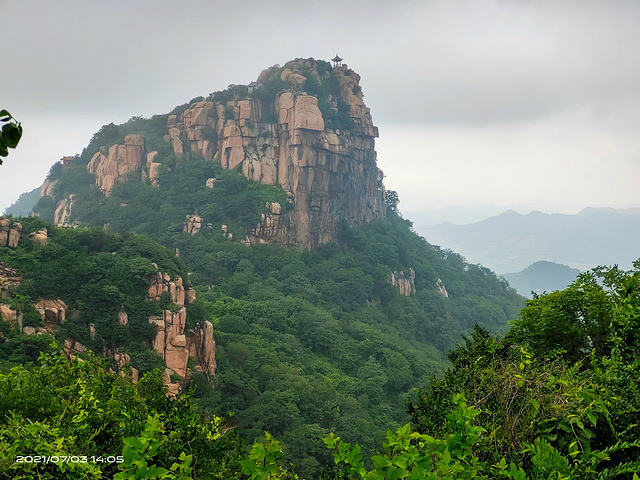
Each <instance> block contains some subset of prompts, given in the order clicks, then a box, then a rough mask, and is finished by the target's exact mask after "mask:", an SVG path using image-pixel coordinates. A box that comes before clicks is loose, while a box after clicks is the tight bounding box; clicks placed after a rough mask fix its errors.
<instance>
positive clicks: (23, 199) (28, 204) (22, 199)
mask: <svg viewBox="0 0 640 480" xmlns="http://www.w3.org/2000/svg"><path fill="white" fill-rule="evenodd" d="M38 200H40V187H38V188H34V189H33V190H31V191H30V192H24V193H23V194H22V195H20V196H19V197H18V199H17V200H16V201H15V202H13V203H12V204H11V206H9V207H7V208H6V209H5V211H4V214H5V215H13V216H14V217H26V216H27V215H29V214H30V213H31V210H32V209H33V207H34V206H35V204H36V203H38Z"/></svg>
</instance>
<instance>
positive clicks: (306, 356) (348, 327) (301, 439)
mask: <svg viewBox="0 0 640 480" xmlns="http://www.w3.org/2000/svg"><path fill="white" fill-rule="evenodd" d="M178 172H179V170H177V171H176V173H175V174H176V175H178ZM238 178H240V179H241V180H243V181H246V180H244V178H243V177H241V176H239V175H238ZM126 188H127V185H126V184H124V185H122V189H123V190H125V189H126ZM114 195H115V194H114ZM109 201H111V199H109ZM22 221H23V223H24V230H23V231H24V232H25V233H24V234H23V235H24V236H25V237H26V236H27V234H26V232H28V231H31V230H37V229H39V228H42V226H43V225H44V224H43V223H42V221H41V220H38V219H33V218H31V219H22ZM137 224H138V225H144V224H143V222H141V221H139V222H137ZM146 225H152V224H151V223H147V224H146ZM48 229H49V243H48V245H46V246H45V247H41V246H39V245H35V244H33V243H32V242H29V241H28V240H27V239H26V238H25V239H24V241H22V242H21V243H20V245H19V246H18V248H17V249H15V250H10V249H7V248H5V249H3V250H2V251H1V253H2V257H1V261H2V262H3V263H5V264H6V265H8V266H14V267H16V268H18V269H19V271H20V272H21V274H22V275H23V276H24V279H25V280H26V281H25V282H23V284H22V285H21V286H20V287H18V289H16V290H15V291H14V294H13V295H14V298H21V299H22V301H23V303H25V302H28V300H27V299H37V298H41V297H45V298H61V299H63V300H64V301H65V302H67V304H68V305H70V306H73V308H77V309H78V313H77V314H76V315H70V319H69V320H68V321H67V322H65V323H64V324H63V325H62V327H61V329H60V331H59V338H60V340H63V339H64V338H67V337H71V338H73V339H75V340H78V341H81V342H82V343H83V344H84V345H87V346H89V347H91V348H94V349H95V350H96V351H101V347H102V343H101V342H102V339H101V338H100V337H98V338H93V339H91V338H90V337H89V330H88V325H89V323H94V324H95V325H96V330H97V331H98V332H105V338H108V339H110V341H115V342H116V343H115V344H113V345H111V348H112V350H115V349H119V350H120V351H122V352H126V353H128V354H129V355H131V357H132V365H133V366H134V367H136V368H139V369H141V370H142V371H143V372H144V371H147V370H148V369H149V368H151V367H153V366H158V364H157V360H156V359H157V357H156V356H154V353H155V352H153V350H151V349H150V348H149V347H148V345H149V344H150V340H151V339H152V337H153V333H154V332H153V329H152V328H151V325H149V324H148V323H147V322H146V315H150V314H152V313H154V312H153V311H152V310H153V308H158V307H157V306H153V305H148V303H147V302H145V300H146V289H147V288H148V283H146V282H145V275H148V274H150V273H151V272H152V271H153V268H154V267H153V266H152V265H151V263H152V262H156V263H159V264H160V266H161V268H162V269H163V271H169V272H173V273H176V274H182V275H183V276H184V277H185V278H186V277H189V278H190V279H191V281H192V284H195V285H196V289H197V291H198V298H197V300H196V301H195V302H194V303H193V304H192V305H191V306H190V308H189V309H188V319H187V321H188V322H189V324H192V325H193V324H195V323H197V322H199V321H201V320H203V319H209V320H211V321H212V322H213V323H214V327H215V339H216V342H217V345H218V348H217V352H216V357H217V362H218V373H217V374H216V376H215V378H214V381H213V385H211V384H209V382H208V381H207V380H206V378H205V377H204V376H202V375H198V374H195V375H194V376H193V380H194V381H195V382H196V384H197V387H198V388H197V390H196V393H195V396H196V399H197V402H198V403H199V404H200V405H201V406H202V407H203V408H204V411H209V412H211V413H213V414H216V415H225V414H226V413H227V412H228V411H232V412H235V416H234V419H233V423H234V424H236V425H237V426H238V427H239V431H240V433H241V435H242V436H243V437H244V438H245V439H246V440H248V441H251V442H252V441H254V440H256V439H258V438H260V437H261V436H262V435H263V433H264V431H265V430H267V431H270V432H272V433H273V434H274V435H277V436H278V438H279V439H280V440H281V441H282V442H283V444H284V446H285V451H286V453H287V458H288V459H289V460H292V461H294V463H296V464H297V465H298V468H299V470H300V472H301V473H303V474H305V475H306V476H311V475H313V472H314V471H315V470H316V469H317V468H321V467H322V465H326V463H327V462H328V461H329V455H328V451H326V450H325V449H324V447H323V446H322V444H321V442H320V438H321V437H322V436H324V435H325V434H327V433H328V432H330V431H334V432H338V433H339V434H340V435H343V436H344V437H348V438H351V439H353V440H354V441H358V442H360V443H361V444H362V445H363V447H364V448H373V447H374V446H375V445H376V443H379V441H380V440H381V438H382V437H381V435H382V433H383V429H384V428H385V427H386V426H389V425H399V424H401V423H402V422H405V421H406V413H405V412H404V407H403V401H404V398H405V396H406V394H407V393H408V392H409V391H410V389H411V388H413V387H415V386H419V385H422V386H426V385H427V381H428V378H429V377H430V376H432V375H434V374H439V373H442V372H443V371H444V369H445V368H446V359H445V355H444V354H445V352H446V351H447V349H449V348H450V347H451V346H453V345H454V344H455V343H456V342H457V340H458V339H459V338H460V335H461V333H462V332H464V331H468V329H470V328H471V326H472V325H473V324H474V322H480V323H481V324H482V325H484V326H485V327H487V328H490V329H492V330H493V331H496V332H498V331H504V326H505V325H506V321H507V319H509V318H515V316H516V314H517V309H518V307H519V306H520V301H521V300H520V298H521V297H519V296H517V295H516V294H515V293H514V292H512V291H511V290H509V289H508V288H507V286H506V285H505V284H504V283H503V282H501V281H499V280H498V279H497V278H496V277H495V276H494V275H492V274H491V273H490V272H489V271H487V270H484V269H482V268H481V267H478V266H473V265H467V264H465V263H464V261H463V260H462V258H461V257H459V256H458V255H456V254H454V253H452V252H444V251H440V250H437V249H434V248H433V247H430V246H429V245H428V244H427V243H426V242H424V240H422V239H421V238H419V237H417V236H416V235H415V234H413V233H412V232H411V231H410V224H409V223H408V222H407V221H405V220H403V219H402V218H400V217H398V216H397V215H396V214H395V213H393V212H389V216H388V218H386V219H379V220H376V221H374V222H371V223H370V224H368V225H365V226H363V227H358V228H346V229H345V233H344V243H343V245H342V246H339V245H336V244H328V245H326V246H324V247H323V248H321V249H320V250H319V251H317V252H299V251H297V250H295V249H288V248H285V247H282V246H280V245H259V246H246V245H243V244H240V243H237V242H233V241H229V240H228V239H227V238H226V237H224V236H223V235H221V234H220V233H218V232H217V231H216V230H214V229H210V230H204V231H202V232H201V233H200V234H198V235H189V234H187V233H183V232H177V233H176V234H175V235H174V239H173V242H174V243H171V244H170V246H171V247H172V249H174V248H178V249H179V250H180V252H181V257H180V258H176V257H174V256H173V255H172V254H171V253H170V251H169V250H166V249H164V248H163V247H160V246H159V245H157V244H155V243H153V242H152V241H150V240H147V239H145V237H141V236H138V235H135V234H133V235H132V234H128V233H126V234H122V235H114V234H108V233H105V232H104V231H103V230H102V229H88V230H87V229H64V228H57V227H54V226H51V225H48ZM167 237H169V236H168V235H167ZM169 238H170V237H169ZM113 252H118V253H117V254H116V255H114V254H113ZM122 253H123V254H122ZM183 264H184V265H185V267H183V266H182V265H183ZM404 265H412V266H413V268H414V269H415V272H416V291H417V293H416V294H414V295H412V296H409V297H405V296H401V295H399V294H398V293H397V291H396V289H395V287H394V286H393V285H391V284H390V283H389V275H390V273H391V272H392V271H393V270H395V269H398V268H405V269H406V267H404ZM185 270H191V273H192V274H191V275H186V274H185V273H184V272H185ZM438 278H440V279H441V281H442V282H443V284H445V285H450V286H451V287H450V292H449V297H448V298H445V297H443V296H442V294H441V293H439V292H438V291H437V289H436V288H435V282H436V280H437V279H438ZM112 290H113V291H112ZM100 292H109V296H108V297H107V298H104V299H103V300H101V298H102V297H101V294H100ZM116 293H117V294H116ZM19 295H22V296H23V297H20V296H19ZM25 304H26V303H25ZM121 304H124V305H125V310H126V311H127V312H128V313H129V315H130V318H131V325H130V327H129V331H133V329H136V328H137V330H136V332H135V333H129V334H127V335H124V336H123V335H122V334H121V333H118V332H119V330H120V329H121V327H120V326H119V325H118V323H117V314H118V311H119V310H120V308H121ZM135 312H139V321H137V320H136V318H137V317H136V313H135ZM103 323H104V325H103ZM113 329H115V330H113ZM112 330H113V333H109V334H106V332H112ZM7 334H8V335H9V336H10V340H9V341H7V342H5V343H4V344H3V345H2V347H0V349H1V351H3V352H7V353H6V356H5V359H7V360H10V359H14V360H15V361H17V362H23V361H25V360H27V359H26V358H25V359H19V358H17V357H16V353H15V352H16V351H18V350H20V348H18V346H17V345H20V344H21V342H23V343H26V342H32V341H34V340H35V338H34V337H30V336H26V335H17V334H9V333H8V332H7ZM37 338H39V337H37ZM116 339H117V340H116ZM45 344H46V342H45V340H44V339H40V343H39V344H38V347H41V348H42V347H44V346H45ZM144 345H147V347H144ZM145 349H146V350H145ZM34 354H35V355H37V348H34V349H32V357H31V358H30V359H29V360H30V361H33V360H34V358H33V355H34ZM154 361H155V362H156V363H153V362H154Z"/></svg>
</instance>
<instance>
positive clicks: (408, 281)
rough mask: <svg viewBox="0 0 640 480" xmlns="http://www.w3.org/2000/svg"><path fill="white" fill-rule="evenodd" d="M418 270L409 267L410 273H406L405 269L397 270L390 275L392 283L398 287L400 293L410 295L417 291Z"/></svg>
mask: <svg viewBox="0 0 640 480" xmlns="http://www.w3.org/2000/svg"><path fill="white" fill-rule="evenodd" d="M415 279H416V272H415V270H414V269H413V268H410V269H409V274H405V273H404V271H402V270H401V271H399V272H398V271H395V272H393V273H392V274H391V276H390V277H389V281H390V282H391V284H392V285H393V286H394V287H396V289H397V290H398V293H399V294H400V295H404V296H405V297H408V296H409V295H411V294H412V293H415V292H416V285H415Z"/></svg>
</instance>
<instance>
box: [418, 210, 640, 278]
mask: <svg viewBox="0 0 640 480" xmlns="http://www.w3.org/2000/svg"><path fill="white" fill-rule="evenodd" d="M611 210H613V209H611ZM637 210H638V209H627V210H613V211H610V210H609V209H598V208H588V209H584V210H583V211H581V212H580V213H578V214H577V215H563V214H551V215H550V214H546V213H542V212H539V211H533V212H531V213H528V214H527V215H521V214H519V213H517V212H515V211H513V210H508V211H506V212H504V213H503V214H502V215H498V216H495V217H491V218H487V219H486V220H483V221H480V222H477V223H472V224H469V225H453V224H451V223H443V224H440V225H436V226H433V227H417V230H418V233H420V234H421V235H423V236H424V237H425V238H426V239H427V241H429V242H431V243H434V244H437V245H440V246H442V247H445V248H451V249H453V250H455V251H457V252H460V253H461V254H462V255H464V256H465V257H466V258H467V260H468V261H469V262H471V263H481V264H482V265H485V266H487V267H489V268H491V269H492V270H494V271H496V272H500V273H501V272H517V271H519V270H522V269H523V268H525V267H527V266H529V265H531V264H532V263H534V262H536V261H539V260H547V261H551V262H556V263H562V264H565V265H569V266H572V267H575V268H579V269H581V270H588V269H589V268H592V267H594V266H597V265H602V264H619V265H620V266H621V267H623V268H630V267H631V263H632V262H633V261H634V260H636V259H637V258H638V257H640V245H639V244H638V238H640V213H638V212H637Z"/></svg>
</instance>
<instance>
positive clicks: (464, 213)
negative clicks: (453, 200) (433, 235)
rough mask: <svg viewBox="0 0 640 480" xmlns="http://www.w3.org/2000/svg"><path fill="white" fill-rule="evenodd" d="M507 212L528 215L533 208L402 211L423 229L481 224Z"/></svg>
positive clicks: (458, 207) (519, 206)
mask: <svg viewBox="0 0 640 480" xmlns="http://www.w3.org/2000/svg"><path fill="white" fill-rule="evenodd" d="M507 210H514V211H516V212H518V213H521V214H527V213H529V212H531V211H532V210H533V208H530V207H525V206H523V205H518V206H495V205H483V206H480V207H462V206H449V207H442V208H433V209H422V210H411V211H406V212H405V211H404V210H403V211H402V215H403V216H404V217H405V218H408V219H409V220H411V221H412V222H413V224H414V225H417V226H418V228H421V227H432V226H434V225H439V224H441V223H446V222H448V223H454V224H456V225H467V224H469V223H475V222H479V221H481V220H485V219H486V218H489V217H493V216H495V215H500V214H501V213H503V212H505V211H507Z"/></svg>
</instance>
